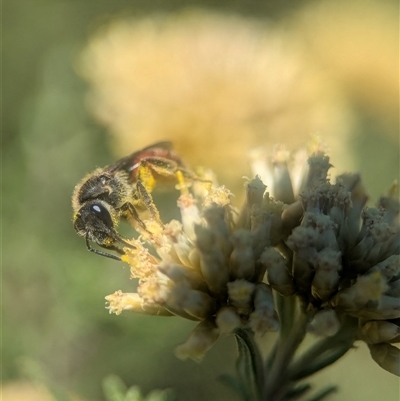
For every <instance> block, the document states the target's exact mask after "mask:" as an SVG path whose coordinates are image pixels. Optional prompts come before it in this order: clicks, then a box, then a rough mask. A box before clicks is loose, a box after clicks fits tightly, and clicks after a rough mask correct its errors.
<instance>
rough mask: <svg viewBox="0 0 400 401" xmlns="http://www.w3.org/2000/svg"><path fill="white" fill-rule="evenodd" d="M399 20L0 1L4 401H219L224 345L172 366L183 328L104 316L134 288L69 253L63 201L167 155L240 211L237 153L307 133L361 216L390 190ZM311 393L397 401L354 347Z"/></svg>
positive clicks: (238, 0) (225, 395) (242, 8)
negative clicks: (98, 174)
mask: <svg viewBox="0 0 400 401" xmlns="http://www.w3.org/2000/svg"><path fill="white" fill-rule="evenodd" d="M398 7H399V6H398V2H397V1H378V0H376V1H373V0H363V1H361V0H360V1H357V0H355V1H352V2H347V1H344V0H339V1H336V2H330V1H321V0H319V1H294V0H284V1H277V0H271V1H267V2H265V1H259V0H251V1H249V0H235V1H218V2H216V1H205V0H204V1H201V0H198V1H183V0H163V1H158V0H154V1H151V2H149V1H144V0H129V1H124V0H117V1H112V2H111V1H109V0H96V1H94V0H80V1H75V0H70V1H61V0H36V1H34V2H33V1H30V0H18V1H14V0H5V1H3V10H2V12H3V18H2V21H3V49H2V50H3V60H2V65H3V80H2V89H3V90H2V94H3V137H2V145H3V147H2V156H3V169H4V173H3V175H2V178H3V188H2V194H3V199H2V200H3V202H2V206H3V213H2V228H3V230H2V231H3V234H4V235H3V249H4V252H3V257H2V262H3V263H2V267H3V273H2V277H3V286H2V289H3V293H2V307H3V324H2V339H3V341H2V368H3V372H2V373H3V384H2V391H3V400H4V401H8V400H50V399H52V398H51V397H50V395H48V394H47V390H46V388H47V389H49V388H50V389H52V390H53V392H55V393H57V394H59V395H60V397H61V395H62V394H64V395H65V394H68V397H71V398H64V399H80V400H99V401H101V400H104V395H103V391H102V388H101V382H102V380H103V378H104V377H105V376H107V375H108V374H117V375H119V376H120V377H121V378H122V379H123V380H124V381H125V383H126V384H127V385H128V386H131V385H139V386H140V387H141V388H142V390H143V392H144V393H147V392H149V391H150V390H151V389H153V388H167V387H169V388H173V389H174V390H175V393H176V395H177V399H178V400H189V399H190V400H194V401H196V400H232V399H234V398H233V397H234V395H233V394H232V393H231V392H230V390H229V389H227V388H224V387H223V386H222V385H221V384H219V383H218V382H217V380H216V377H217V376H218V375H219V374H222V373H231V372H232V371H233V369H234V360H235V344H234V341H233V339H232V338H229V337H228V338H224V339H220V340H219V341H218V342H217V344H216V345H215V346H214V348H213V349H212V350H211V351H210V352H209V353H208V354H207V355H206V358H205V360H204V361H203V362H202V363H201V364H200V365H199V364H195V363H193V362H191V361H186V362H182V361H179V360H177V359H176V358H175V357H174V355H173V349H174V347H175V346H176V345H178V344H180V343H182V342H183V341H185V339H186V338H187V335H188V333H189V332H190V330H191V329H192V327H193V325H192V323H189V322H185V321H183V320H182V319H178V318H157V319H155V318H151V317H145V316H136V315H121V316H115V315H112V316H111V315H109V314H108V311H107V310H106V309H105V308H104V306H105V300H104V296H106V295H108V294H111V293H113V292H114V291H115V290H118V289H121V290H122V291H125V292H132V291H134V289H135V285H136V284H135V282H133V281H130V280H129V279H128V278H129V272H128V269H127V268H122V264H118V263H117V262H114V261H112V260H108V259H106V258H100V257H97V256H95V255H93V254H90V253H89V252H87V251H86V249H85V245H84V241H83V240H82V238H79V237H78V236H77V235H76V234H75V233H74V230H73V227H72V224H71V214H72V213H71V206H70V198H71V194H72V190H73V188H74V186H75V184H76V183H77V182H78V181H79V180H80V179H81V178H82V177H83V176H84V175H85V174H86V173H88V172H90V171H91V170H93V169H94V168H95V167H97V166H104V165H106V164H108V163H110V162H112V161H114V160H116V159H117V158H118V157H121V156H125V155H126V154H129V153H131V152H132V151H134V150H137V149H139V148H140V147H143V146H146V145H148V144H150V143H152V142H155V141H157V140H163V139H164V140H165V139H167V140H172V141H173V142H174V144H175V148H176V149H177V150H178V152H179V154H181V155H182V156H183V158H184V159H185V160H186V161H187V162H188V164H190V165H203V166H205V167H211V168H212V169H213V170H214V171H215V172H216V174H217V176H218V178H219V181H220V183H221V184H225V185H227V186H228V187H229V188H230V189H231V190H232V191H233V192H235V193H236V194H237V199H238V200H240V197H241V190H242V188H243V181H242V178H241V177H242V176H243V175H250V174H251V171H250V168H249V155H250V152H251V150H252V149H254V148H260V149H261V151H262V152H265V153H266V154H268V153H270V152H271V149H272V147H273V145H274V144H275V143H277V142H282V143H286V144H287V146H288V147H289V149H291V150H296V149H297V148H298V147H299V146H301V145H302V144H305V143H306V142H307V141H308V140H309V139H310V136H311V135H315V134H318V135H320V137H321V139H322V140H323V142H324V143H325V144H326V146H327V149H328V151H329V154H330V156H331V160H332V164H333V165H334V166H335V169H334V171H333V173H332V174H333V175H334V174H336V173H340V172H343V171H349V170H352V171H354V170H355V171H360V172H361V174H362V178H363V180H364V183H365V185H366V187H367V189H368V191H369V193H370V195H371V202H374V201H375V200H376V199H377V198H378V197H379V195H381V194H383V193H385V192H386V191H387V189H388V187H389V186H390V185H391V183H392V182H393V180H394V179H399V137H398V135H399V126H398V122H399V115H398V112H399V93H398V92H399V82H398V76H399V75H398V74H399V64H398V63H399V61H398V37H399V35H398V34H399V32H398V30H399V27H398V15H399V10H398ZM266 184H268V183H266ZM158 202H160V200H159V201H158ZM160 207H163V206H162V205H160ZM164 209H167V207H166V206H164ZM263 342H265V343H266V344H268V343H270V341H269V339H268V338H265V339H263ZM314 382H315V384H316V386H322V385H324V384H332V383H335V382H338V383H339V384H340V387H341V392H340V393H338V394H336V395H334V396H332V397H331V399H332V401H334V400H343V399H346V400H359V399H363V400H376V399H384V400H386V401H395V400H398V397H399V387H398V380H397V379H396V378H395V377H394V376H391V375H389V374H388V373H386V372H384V371H383V370H381V369H380V368H379V367H378V366H377V365H376V364H375V363H374V362H372V360H370V358H369V355H368V351H367V349H366V348H365V347H364V346H363V345H361V344H360V347H359V348H357V349H356V350H354V351H353V352H350V353H349V355H346V357H345V358H343V360H341V361H339V362H338V363H337V364H336V365H334V366H333V367H331V368H329V369H327V370H326V371H324V372H322V373H321V374H320V375H318V376H316V377H315V379H314ZM32 383H36V384H37V383H39V384H40V385H39V386H34V385H32ZM43 385H45V386H44V387H43ZM60 399H62V398H60Z"/></svg>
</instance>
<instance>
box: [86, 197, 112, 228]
mask: <svg viewBox="0 0 400 401" xmlns="http://www.w3.org/2000/svg"><path fill="white" fill-rule="evenodd" d="M90 211H91V212H92V213H93V214H94V215H96V217H97V218H99V219H100V220H101V221H102V222H103V223H104V224H105V225H106V226H108V227H113V225H114V224H113V221H112V218H111V215H110V212H109V211H108V210H107V209H106V208H105V207H104V206H103V205H102V204H101V203H94V204H93V205H91V206H90Z"/></svg>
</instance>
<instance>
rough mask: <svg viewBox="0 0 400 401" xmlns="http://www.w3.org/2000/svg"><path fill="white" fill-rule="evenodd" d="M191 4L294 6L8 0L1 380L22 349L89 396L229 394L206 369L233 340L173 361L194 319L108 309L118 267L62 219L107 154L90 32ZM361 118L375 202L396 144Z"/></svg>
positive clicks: (278, 7)
mask: <svg viewBox="0 0 400 401" xmlns="http://www.w3.org/2000/svg"><path fill="white" fill-rule="evenodd" d="M300 3H301V2H300ZM189 5H195V6H202V7H206V8H209V9H210V8H211V9H218V10H220V11H224V10H226V11H229V12H237V13H239V14H245V15H253V16H257V17H260V18H264V17H267V18H271V19H279V18H281V17H282V16H284V15H286V14H287V13H290V12H292V11H293V10H295V8H296V7H298V5H299V2H297V1H294V0H286V1H265V2H263V1H256V0H251V1H249V0H248V1H245V0H235V1H200V0H199V1H180V0H158V1H145V0H143V1H142V0H131V1H125V0H118V1H110V0H96V1H95V0H80V1H78V0H69V1H61V0H35V1H31V0H21V1H15V0H6V1H4V2H3V10H2V13H3V18H2V19H3V80H2V86H3V88H2V89H3V90H2V94H3V136H2V161H3V188H2V195H3V199H2V200H3V202H2V207H3V213H2V232H3V257H2V269H3V272H2V279H3V294H2V301H3V302H2V307H3V324H2V338H3V342H2V346H3V349H2V365H3V381H4V383H7V382H8V381H13V380H17V379H19V378H20V377H21V370H20V369H19V366H20V363H19V361H20V360H21V359H20V358H21V357H24V358H26V357H28V358H30V359H32V360H34V361H35V362H37V363H38V364H39V366H40V369H42V370H43V372H44V374H45V375H46V376H47V377H48V378H49V380H50V382H52V383H54V384H55V385H56V386H58V387H59V388H62V389H68V390H69V391H73V392H76V393H79V394H82V395H83V396H84V397H85V398H86V399H92V400H95V399H97V400H101V399H102V397H103V395H102V391H101V381H102V379H103V378H104V377H105V376H106V375H108V374H110V373H113V374H117V375H119V376H121V378H122V379H123V380H124V381H125V383H126V384H127V385H128V386H131V385H134V384H138V385H139V386H140V387H141V388H142V389H143V392H144V393H147V392H148V391H150V390H151V389H152V388H155V387H157V388H165V387H174V388H175V389H176V391H177V394H178V399H180V400H188V399H190V400H224V399H226V400H228V399H232V398H231V397H232V394H231V393H230V392H229V390H228V389H225V388H223V387H222V386H220V385H217V384H216V380H215V378H216V376H218V375H219V374H221V373H226V372H228V373H229V372H231V371H232V370H233V365H234V352H233V350H234V342H233V340H232V339H229V338H228V340H227V341H220V342H218V344H217V345H216V346H215V347H214V348H213V349H212V351H211V352H210V353H209V354H207V357H206V358H205V361H204V362H203V363H202V364H201V365H197V364H194V363H192V362H181V361H178V360H176V358H175V357H174V355H173V352H172V349H173V348H174V347H175V346H176V345H177V344H179V343H181V342H183V341H184V340H185V339H186V337H187V334H188V332H189V331H190V330H191V327H192V324H191V323H188V322H184V321H182V320H180V319H168V318H165V319H162V318H160V319H153V318H150V317H145V316H130V315H121V316H119V317H116V316H115V315H112V316H111V315H109V314H108V312H107V310H105V309H104V303H105V301H104V296H105V295H107V294H110V293H112V292H114V291H115V290H116V289H121V290H123V291H128V292H129V291H132V288H134V283H132V282H130V281H129V280H127V277H128V275H129V272H128V270H127V269H121V267H120V266H119V265H118V264H117V263H116V262H113V261H111V260H107V259H105V258H99V257H96V256H94V255H92V254H89V253H88V252H87V251H86V250H85V246H84V243H83V241H82V239H81V238H78V236H76V235H75V233H74V231H73V228H72V224H71V207H70V197H71V193H72V190H73V187H74V185H75V184H76V183H77V182H78V181H79V180H80V179H81V178H82V176H83V175H84V174H85V173H87V172H89V171H91V170H92V169H93V168H94V167H95V166H102V165H105V164H107V163H109V162H110V160H113V156H112V155H110V154H109V151H108V149H109V146H108V137H107V133H106V132H105V131H104V129H103V128H102V127H100V126H98V125H96V124H95V123H94V122H93V120H92V119H91V117H90V116H89V115H88V113H87V111H86V108H85V103H84V96H85V94H86V87H85V83H84V82H83V81H82V80H81V79H80V78H79V77H78V76H77V74H76V73H75V71H74V63H75V62H76V58H77V56H78V54H79V52H80V51H81V49H82V47H83V46H84V44H85V41H86V39H87V37H88V35H89V34H90V32H91V31H92V30H93V29H94V28H95V27H96V26H98V25H99V24H101V21H103V20H105V19H107V18H108V17H109V16H110V15H114V14H122V15H125V14H132V15H140V14H146V13H149V12H152V11H154V10H157V11H160V10H179V9H181V8H184V7H187V6H189ZM354 107H355V108H357V105H356V104H355V105H354ZM357 115H358V118H359V121H358V131H357V132H355V133H354V157H356V158H357V160H358V161H359V167H360V170H361V171H362V172H363V174H364V177H365V178H366V182H367V187H368V188H369V190H370V191H371V193H372V194H373V195H374V196H375V197H376V196H377V194H378V193H379V192H381V191H382V190H383V189H384V188H385V187H387V186H388V185H389V184H390V182H391V181H392V179H394V178H396V176H397V177H398V174H399V169H398V167H399V166H398V143H397V142H396V141H395V142H393V141H391V140H389V139H388V138H389V137H388V136H385V135H382V133H384V132H383V131H384V130H385V129H387V128H386V126H385V125H384V124H383V122H382V121H380V120H379V119H378V118H376V117H375V116H374V115H367V114H366V113H365V112H364V111H363V110H360V111H359V112H358V114H357ZM361 133H362V134H363V136H362V138H361ZM365 133H367V134H368V135H365ZM382 177H385V179H384V180H382ZM370 363H371V364H372V361H371V362H370ZM338 399H339V398H338Z"/></svg>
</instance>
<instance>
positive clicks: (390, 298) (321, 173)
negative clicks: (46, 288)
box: [107, 148, 400, 373]
mask: <svg viewBox="0 0 400 401" xmlns="http://www.w3.org/2000/svg"><path fill="white" fill-rule="evenodd" d="M277 152H278V154H277V155H276V157H274V158H273V160H272V166H273V170H272V172H271V177H272V179H273V188H274V195H275V193H276V194H277V196H276V195H275V196H276V198H273V197H271V196H270V193H269V192H266V189H267V187H266V185H265V184H264V183H263V181H262V180H261V179H260V177H258V176H256V177H255V178H254V179H246V182H245V202H244V204H243V206H242V208H241V209H240V211H238V210H237V209H236V208H235V207H233V205H232V204H231V198H232V194H231V193H230V191H229V190H228V189H226V188H225V187H217V188H211V189H209V190H207V191H197V192H196V194H194V195H192V194H190V193H189V192H188V190H187V188H186V190H185V191H183V194H182V195H181V197H180V198H179V201H178V206H179V208H180V211H181V216H182V220H181V221H182V222H179V221H176V220H173V221H171V222H169V223H167V224H165V225H163V226H159V225H157V224H156V225H154V222H151V221H149V222H146V227H148V229H151V228H152V227H153V228H152V231H151V235H149V234H148V233H142V237H141V238H140V239H138V240H132V245H134V247H131V248H126V249H125V252H126V255H125V256H124V257H123V258H124V260H125V261H126V262H128V263H129V264H130V266H131V276H132V277H136V278H139V286H138V290H137V293H134V294H123V293H121V292H116V293H115V294H113V295H110V296H108V297H107V300H108V302H109V309H110V312H114V313H117V314H119V313H121V311H137V312H139V313H148V314H157V315H164V316H165V315H168V316H170V315H176V316H181V317H184V318H186V319H190V320H194V321H198V322H199V324H198V326H197V327H196V328H195V329H194V331H193V333H192V334H191V336H190V338H189V339H188V341H187V342H186V343H185V344H183V345H181V346H179V347H178V349H177V352H176V353H177V355H178V356H179V357H181V358H188V357H189V358H192V359H194V360H200V359H201V358H202V356H203V354H204V353H205V352H206V351H207V350H208V349H209V348H210V347H211V346H212V344H213V343H214V342H215V341H216V340H217V338H218V336H219V334H220V333H229V332H231V331H233V330H235V329H236V328H247V329H250V330H252V331H253V332H254V333H257V334H260V335H262V334H264V333H266V332H267V331H276V330H277V329H278V328H279V326H280V324H281V323H282V322H279V317H278V314H277V312H276V310H275V304H274V295H273V292H274V291H275V292H277V293H278V294H280V295H281V296H282V297H287V296H293V295H295V296H297V298H298V299H299V300H300V303H301V305H302V307H303V310H304V311H306V310H307V311H308V314H309V316H311V317H313V319H312V321H310V322H309V323H310V325H309V329H310V331H312V332H314V333H315V334H318V335H325V336H333V335H335V333H336V332H338V331H339V330H340V327H341V326H342V324H343V322H345V321H348V320H349V319H350V321H352V322H353V323H354V325H355V327H356V328H357V326H358V327H359V333H358V338H359V339H361V340H363V341H365V342H366V343H368V344H369V346H370V347H371V355H372V357H373V359H374V360H375V361H376V362H377V363H378V364H379V365H380V366H382V367H384V368H385V369H387V370H389V371H391V372H392V373H396V369H394V368H393V366H395V364H394V363H393V359H394V358H397V359H399V358H400V357H399V356H396V355H397V354H396V352H397V351H394V350H392V348H391V347H393V346H392V345H391V344H390V342H392V341H394V340H397V339H399V330H400V329H399V326H400V324H399V321H400V284H399V283H400V256H399V252H400V245H399V226H398V224H397V221H396V216H397V213H398V211H399V204H398V201H397V200H396V199H395V197H394V196H393V195H391V196H389V197H384V198H381V199H380V201H379V204H378V207H377V208H365V204H366V201H367V195H366V193H365V190H364V189H363V187H362V185H361V182H360V177H359V176H358V175H350V174H346V175H342V176H340V177H338V178H337V180H336V182H335V183H331V181H330V179H329V178H328V171H329V168H330V166H331V164H330V162H329V158H328V157H327V156H326V155H325V154H324V153H323V152H322V151H321V149H317V150H316V151H315V152H314V153H313V154H312V155H311V156H310V158H309V159H308V166H307V169H305V171H307V175H306V176H305V177H304V178H303V179H302V180H301V181H302V187H300V189H299V193H298V194H296V193H295V192H294V190H293V187H294V186H293V185H292V183H291V179H290V171H289V170H288V167H287V162H286V160H287V157H288V155H287V154H286V153H285V152H283V150H282V148H277ZM392 192H393V191H392ZM280 199H285V200H286V201H290V202H291V203H290V204H285V203H283V201H281V200H280ZM378 345H379V346H378ZM396 349H397V348H396ZM385 355H389V356H388V357H386V356H385Z"/></svg>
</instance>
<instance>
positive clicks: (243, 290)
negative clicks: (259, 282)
mask: <svg viewBox="0 0 400 401" xmlns="http://www.w3.org/2000/svg"><path fill="white" fill-rule="evenodd" d="M253 291H254V284H253V283H250V282H249V281H246V280H243V279H240V280H235V281H231V282H230V283H228V295H229V303H230V304H231V305H232V306H234V307H235V308H236V309H237V311H238V312H239V313H240V314H246V313H249V312H250V310H251V309H252V308H253V304H252V297H253Z"/></svg>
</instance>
